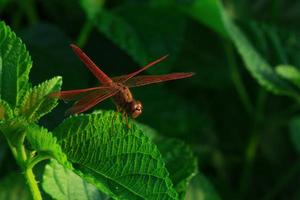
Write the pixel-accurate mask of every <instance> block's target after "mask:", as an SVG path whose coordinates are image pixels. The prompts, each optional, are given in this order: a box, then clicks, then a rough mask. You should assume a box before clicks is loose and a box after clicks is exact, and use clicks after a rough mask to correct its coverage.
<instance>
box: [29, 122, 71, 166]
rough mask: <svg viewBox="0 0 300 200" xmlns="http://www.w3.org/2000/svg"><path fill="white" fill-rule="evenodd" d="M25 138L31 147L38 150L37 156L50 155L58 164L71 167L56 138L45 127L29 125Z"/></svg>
mask: <svg viewBox="0 0 300 200" xmlns="http://www.w3.org/2000/svg"><path fill="white" fill-rule="evenodd" d="M26 139H27V140H28V141H29V143H30V144H31V148H32V149H34V150H35V151H37V152H38V156H42V157H52V158H54V159H56V160H57V161H58V162H59V163H60V164H62V165H64V166H66V167H68V168H71V164H70V163H69V162H68V161H67V156H66V155H65V154H64V153H63V151H62V149H61V146H60V145H59V144H58V142H57V139H56V138H55V136H53V135H52V133H51V132H48V130H47V129H45V128H42V127H40V126H38V125H30V126H28V127H27V129H26Z"/></svg>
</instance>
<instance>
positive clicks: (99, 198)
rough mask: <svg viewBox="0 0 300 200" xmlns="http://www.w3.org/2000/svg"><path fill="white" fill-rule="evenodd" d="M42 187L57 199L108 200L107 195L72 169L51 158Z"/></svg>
mask: <svg viewBox="0 0 300 200" xmlns="http://www.w3.org/2000/svg"><path fill="white" fill-rule="evenodd" d="M42 187H43V189H44V190H45V192H47V193H48V194H49V195H50V196H51V197H52V198H53V199H57V200H68V199H70V200H72V199H80V200H89V199H93V200H106V199H108V197H107V196H105V195H104V194H102V193H100V192H99V191H98V190H97V188H96V187H95V186H93V185H91V184H89V183H87V182H86V181H84V180H83V179H82V178H80V177H79V176H78V175H76V174H75V173H74V172H72V171H71V170H69V169H67V168H65V167H64V166H62V165H60V164H59V163H57V162H56V161H55V160H51V162H50V164H48V165H46V167H45V171H44V174H43V182H42Z"/></svg>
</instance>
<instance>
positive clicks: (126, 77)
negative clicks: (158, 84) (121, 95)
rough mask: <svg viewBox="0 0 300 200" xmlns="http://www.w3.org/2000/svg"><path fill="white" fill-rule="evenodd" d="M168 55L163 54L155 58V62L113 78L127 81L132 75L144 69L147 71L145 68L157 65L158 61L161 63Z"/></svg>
mask: <svg viewBox="0 0 300 200" xmlns="http://www.w3.org/2000/svg"><path fill="white" fill-rule="evenodd" d="M167 57H168V55H165V56H163V57H161V58H159V59H157V60H155V61H153V62H151V63H149V64H147V65H146V66H144V67H142V68H140V69H139V70H137V71H135V72H132V73H130V74H127V75H124V76H119V77H115V78H114V79H113V81H115V79H116V78H118V80H119V82H125V81H127V80H129V79H131V78H132V77H134V76H136V75H138V74H139V73H141V72H142V71H145V70H146V69H148V68H149V67H152V66H153V65H155V64H157V63H159V62H161V61H162V60H164V59H166V58H167Z"/></svg>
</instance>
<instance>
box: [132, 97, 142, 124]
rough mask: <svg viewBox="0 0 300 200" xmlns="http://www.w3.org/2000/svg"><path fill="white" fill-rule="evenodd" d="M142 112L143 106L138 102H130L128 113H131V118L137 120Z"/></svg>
mask: <svg viewBox="0 0 300 200" xmlns="http://www.w3.org/2000/svg"><path fill="white" fill-rule="evenodd" d="M142 111H143V106H142V103H141V102H140V101H135V100H133V101H132V102H131V107H130V112H131V117H132V118H133V119H134V118H137V117H138V116H139V115H140V114H142Z"/></svg>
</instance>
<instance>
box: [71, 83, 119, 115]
mask: <svg viewBox="0 0 300 200" xmlns="http://www.w3.org/2000/svg"><path fill="white" fill-rule="evenodd" d="M117 92H119V90H118V89H114V90H107V91H106V92H103V91H100V90H96V91H93V92H91V93H88V94H86V95H84V96H83V97H82V98H81V99H80V100H79V101H77V102H76V103H75V104H74V105H73V106H72V107H71V108H70V109H68V110H67V111H66V114H67V115H69V114H77V113H81V112H84V111H86V110H88V109H90V108H92V107H93V106H95V105H96V104H98V103H100V102H101V101H104V100H105V99H107V98H109V97H112V96H113V95H115V94H116V93H117Z"/></svg>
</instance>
